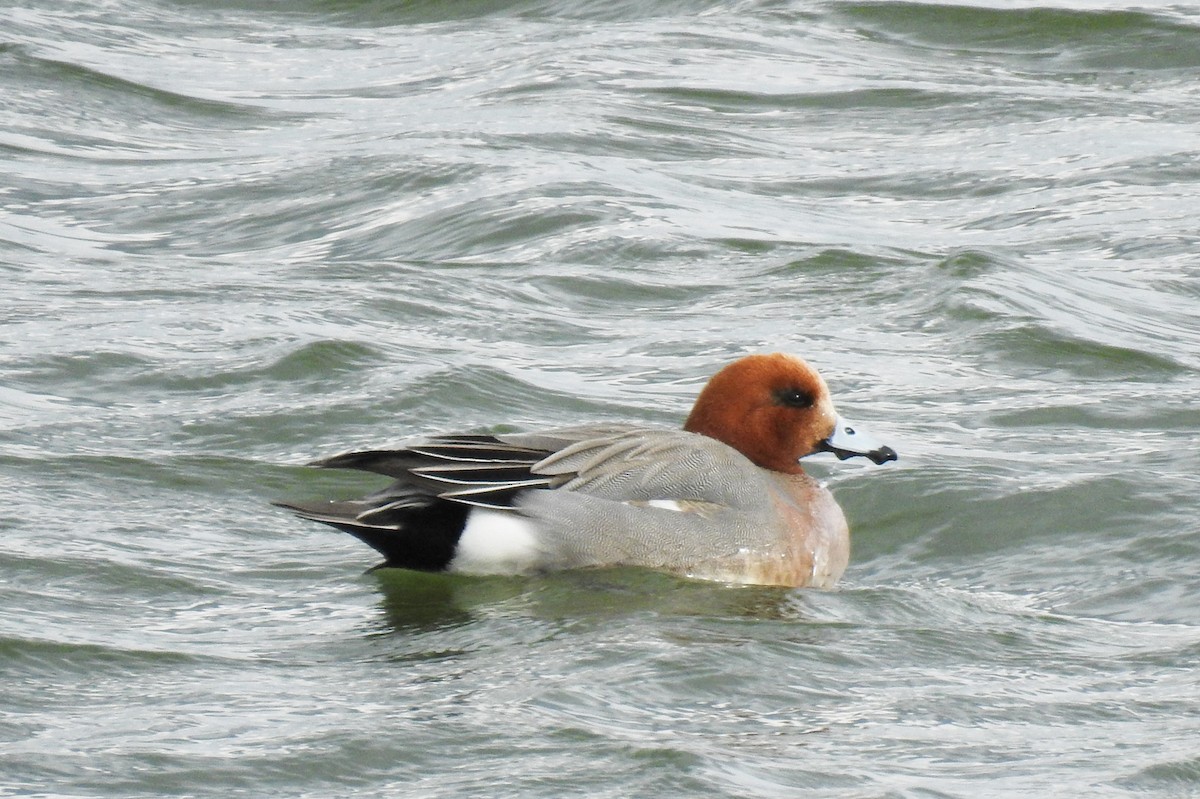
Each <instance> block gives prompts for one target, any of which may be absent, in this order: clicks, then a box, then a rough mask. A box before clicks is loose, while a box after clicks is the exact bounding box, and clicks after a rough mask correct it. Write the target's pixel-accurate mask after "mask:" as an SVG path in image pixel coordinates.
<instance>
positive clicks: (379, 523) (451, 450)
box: [272, 435, 550, 571]
mask: <svg viewBox="0 0 1200 799" xmlns="http://www.w3.org/2000/svg"><path fill="white" fill-rule="evenodd" d="M547 454H548V452H546V451H544V450H540V449H535V448H531V447H520V446H514V445H511V444H506V443H504V442H503V441H500V440H499V439H496V438H493V437H492V436H486V435H461V436H439V437H436V438H430V439H427V440H425V441H422V442H419V443H416V444H413V445H412V446H410V447H408V448H405V449H399V450H372V451H366V452H348V453H346V454H344V455H335V456H333V457H332V458H327V459H325V460H321V461H315V462H314V463H312V464H311V465H312V466H319V467H321V468H326V469H356V470H359V471H365V472H374V473H376V474H383V475H387V476H388V477H394V478H396V481H395V482H394V483H392V484H391V485H389V486H387V487H386V488H384V489H382V490H381V491H377V492H375V493H373V494H369V495H367V496H365V497H363V498H361V499H354V500H346V501H341V502H273V503H272V504H273V505H276V506H278V507H281V508H286V509H288V510H290V511H292V512H293V513H295V514H296V515H298V516H300V517H302V518H305V519H312V520H313V521H317V522H322V523H324V524H328V525H330V526H332V527H336V528H337V529H339V530H342V531H344V532H347V533H349V534H350V535H352V536H354V537H355V538H357V539H358V540H360V541H362V542H363V543H364V544H366V545H368V546H370V547H371V548H372V549H374V550H375V551H376V552H378V553H379V554H381V555H383V557H384V562H383V563H382V564H380V565H381V566H395V567H399V568H405V569H418V570H420V571H444V570H445V569H446V568H447V567H448V566H449V565H450V563H451V561H453V560H454V555H455V550H456V548H457V546H458V540H459V538H460V537H461V536H462V531H463V528H464V527H465V526H466V523H467V517H468V516H469V515H470V513H471V509H472V507H474V506H481V507H488V508H496V509H510V508H511V507H512V502H513V499H514V498H515V497H516V496H517V495H518V494H520V493H521V492H522V491H525V490H528V489H530V488H542V487H547V486H549V485H550V479H549V478H546V477H542V476H539V475H535V474H533V473H532V472H531V471H530V470H531V468H532V467H533V466H534V465H535V464H536V463H537V462H538V461H540V460H541V459H542V458H544V457H545V456H546V455H547Z"/></svg>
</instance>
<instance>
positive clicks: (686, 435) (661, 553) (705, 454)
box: [275, 353, 897, 588]
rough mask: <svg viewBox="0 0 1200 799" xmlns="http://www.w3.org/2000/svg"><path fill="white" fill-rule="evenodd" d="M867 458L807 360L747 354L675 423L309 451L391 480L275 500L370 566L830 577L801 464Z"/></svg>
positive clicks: (862, 441)
mask: <svg viewBox="0 0 1200 799" xmlns="http://www.w3.org/2000/svg"><path fill="white" fill-rule="evenodd" d="M820 452H832V453H833V454H834V455H836V456H837V457H838V458H840V459H842V460H845V459H846V458H850V457H854V456H862V457H866V458H868V459H870V460H871V461H873V462H874V463H876V464H883V463H886V462H888V461H893V460H896V457H897V456H896V452H895V450H893V449H892V448H891V447H888V446H884V445H883V444H880V443H879V442H877V441H876V440H875V439H873V438H872V437H871V436H870V435H869V434H868V433H866V432H864V431H863V430H862V429H860V428H858V427H856V426H853V425H851V424H850V423H848V422H847V421H845V420H844V419H842V418H841V417H840V416H839V415H838V414H837V413H836V412H835V411H834V408H833V402H832V400H831V399H830V396H829V389H828V388H827V387H826V385H825V381H824V380H823V379H822V378H821V376H820V375H819V374H818V373H817V371H816V370H815V369H814V368H813V367H811V366H810V365H809V364H807V363H806V362H805V361H803V360H801V359H800V358H797V357H795V356H792V355H786V354H782V353H774V354H769V355H750V356H747V357H744V358H741V359H740V360H737V361H735V362H733V363H731V364H729V365H727V366H725V367H724V368H722V369H721V370H720V371H718V372H717V373H716V374H715V375H713V377H712V378H711V379H710V380H709V381H708V383H707V385H706V386H705V387H704V389H703V390H702V391H701V392H700V395H699V396H698V397H697V399H696V403H695V405H694V406H693V408H692V411H691V413H690V415H689V416H688V418H687V421H686V422H685V423H684V425H683V429H682V430H678V429H662V428H656V427H647V426H642V425H617V424H605V425H584V426H578V427H566V428H559V429H554V430H546V431H540V432H529V433H503V434H497V435H488V434H457V435H437V436H429V437H425V438H420V439H416V440H413V441H411V442H409V443H407V444H405V445H404V446H402V447H401V448H400V449H388V450H370V451H363V452H349V453H345V454H342V455H335V456H333V457H331V458H326V459H323V460H318V461H315V462H313V463H311V464H310V465H311V466H316V467H320V468H323V469H357V470H361V471H366V472H374V473H377V474H381V475H385V476H387V477H391V478H393V479H394V482H393V483H391V484H390V485H388V486H386V487H384V488H383V489H381V490H379V491H375V492H374V493H371V494H368V495H366V496H364V497H362V498H361V499H352V500H344V501H318V502H278V503H275V504H277V505H279V506H281V507H284V508H287V509H288V510H291V511H293V512H294V513H296V514H298V515H299V516H301V517H303V518H305V519H311V520H313V521H318V522H323V523H325V524H329V525H332V526H334V527H336V528H338V529H340V530H344V531H345V532H348V533H350V534H351V535H354V536H356V537H357V538H359V539H360V540H362V541H363V542H364V543H366V544H368V545H370V546H371V547H373V548H374V549H375V550H377V551H378V552H379V553H380V554H381V555H382V556H383V557H384V562H383V563H381V564H380V567H398V568H406V569H418V570H423V571H444V572H458V573H465V574H526V573H535V572H543V571H552V570H561V569H579V568H589V567H604V566H638V567H644V568H649V569H656V570H660V571H665V572H671V573H675V574H679V575H683V576H687V577H692V578H699V579H709V580H719V581H725V582H731V583H742V584H757V585H781V586H815V587H822V588H828V587H831V586H832V585H833V584H834V583H835V582H836V581H837V580H838V578H839V577H840V576H841V575H842V572H843V571H844V570H845V568H846V565H847V562H848V560H849V554H850V536H849V529H848V527H847V524H846V519H845V516H844V515H843V514H842V510H841V508H840V507H839V506H838V504H837V502H836V501H835V500H834V498H833V495H832V494H831V493H830V492H829V490H828V489H827V488H826V487H825V486H824V485H822V484H821V483H819V482H818V481H816V480H814V479H813V478H811V477H810V476H809V475H807V474H805V472H804V470H803V468H802V467H801V465H800V460H801V459H802V458H805V457H807V456H809V455H813V454H816V453H820Z"/></svg>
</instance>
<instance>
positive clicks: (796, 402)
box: [775, 388, 816, 408]
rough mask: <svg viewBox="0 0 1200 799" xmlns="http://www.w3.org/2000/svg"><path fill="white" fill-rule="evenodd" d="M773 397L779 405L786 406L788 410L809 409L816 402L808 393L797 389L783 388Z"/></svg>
mask: <svg viewBox="0 0 1200 799" xmlns="http://www.w3.org/2000/svg"><path fill="white" fill-rule="evenodd" d="M775 397H776V399H778V400H779V404H780V405H786V406H787V407H789V408H811V407H812V406H813V403H814V402H815V401H816V400H815V398H814V397H813V395H812V394H811V393H810V392H808V391H801V390H800V389H798V388H785V389H783V390H782V391H780V392H778V393H777V394H776V395H775Z"/></svg>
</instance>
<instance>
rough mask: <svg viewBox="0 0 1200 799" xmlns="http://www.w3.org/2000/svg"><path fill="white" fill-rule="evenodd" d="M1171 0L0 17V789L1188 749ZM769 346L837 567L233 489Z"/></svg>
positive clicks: (906, 763)
mask: <svg viewBox="0 0 1200 799" xmlns="http://www.w3.org/2000/svg"><path fill="white" fill-rule="evenodd" d="M1198 74H1200V8H1197V7H1196V6H1195V5H1193V4H1178V5H1174V6H1161V7H1154V6H1141V7H1139V8H1138V9H1136V10H1134V9H1130V8H1126V7H1125V6H1123V5H1120V4H1115V3H1093V2H1080V1H1079V0H1057V1H1056V0H1050V2H1048V3H1046V4H1043V5H1040V6H1033V5H1028V4H1024V3H1016V2H1004V1H1003V0H995V1H994V2H992V3H974V2H964V3H959V4H948V3H936V4H934V3H929V4H926V3H903V2H791V3H788V2H740V3H719V2H707V3H705V2H682V1H677V2H673V1H670V0H659V2H651V3H642V2H638V3H634V2H616V3H613V2H607V3H597V2H582V1H581V2H566V1H565V0H564V1H563V2H490V3H481V2H475V3H454V4H446V3H433V2H383V1H379V2H353V1H352V0H324V1H320V0H307V2H294V3H273V2H265V1H263V0H259V1H258V2H255V0H245V1H244V2H237V1H236V0H231V1H229V2H220V3H205V2H198V1H189V0H174V1H171V0H137V1H135V2H120V3H117V2H88V3H83V2H71V1H70V0H61V1H58V2H55V1H49V0H48V1H47V2H39V3H35V4H21V3H11V2H9V3H3V4H2V6H0V98H2V99H0V270H2V272H0V274H2V276H3V285H4V286H5V289H4V298H3V299H2V300H0V321H2V324H3V327H2V328H0V330H2V334H0V431H2V432H0V497H2V498H3V504H4V507H3V510H2V511H0V686H3V688H2V690H0V775H2V777H3V779H2V780H0V794H4V795H41V796H81V797H82V796H87V797H99V796H114V797H115V796H120V797H128V796H150V795H153V796H196V797H206V796H222V797H223V796H230V795H237V796H276V797H301V796H305V797H328V796H345V795H356V796H397V795H402V796H421V797H436V796H447V797H449V796H454V797H458V796H463V795H472V794H474V795H489V796H512V797H555V799H557V797H561V796H563V795H567V794H570V795H587V796H612V797H617V796H619V797H629V796H737V797H751V796H762V797H780V796H797V795H801V794H804V795H806V796H829V797H882V796H906V797H932V796H961V797H976V796H989V797H1009V796H1011V797H1018V796H1019V797H1028V796H1043V797H1045V796H1059V797H1077V796H1082V795H1087V796H1124V795H1131V794H1132V795H1142V796H1164V797H1167V796H1189V795H1194V794H1195V793H1197V792H1198V791H1200V754H1198V749H1197V744H1196V741H1198V740H1200V679H1198V674H1197V665H1198V663H1200V603H1198V601H1197V597H1198V596H1200V576H1198V570H1197V563H1198V560H1200V520H1198V513H1197V511H1198V509H1200V501H1198V500H1197V495H1198V485H1197V482H1198V481H1197V477H1196V472H1197V464H1198V457H1197V435H1198V433H1200V416H1198V411H1197V401H1196V397H1197V395H1198V393H1200V303H1198V299H1200V283H1198V280H1197V279H1198V278H1200V266H1198V259H1200V223H1198V222H1197V220H1200V144H1198V143H1200V82H1198V80H1197V75H1198ZM779 349H782V350H787V351H792V352H795V353H798V354H801V355H804V356H806V357H808V358H809V359H810V360H812V361H813V362H814V363H815V364H817V365H818V366H819V367H820V368H821V369H822V370H823V371H824V372H825V374H826V376H827V378H828V380H829V382H830V384H831V386H832V388H833V391H834V393H835V397H836V398H837V400H838V402H839V405H840V407H841V409H842V410H843V412H844V413H846V414H847V415H851V416H853V417H854V418H856V419H858V420H860V421H862V422H863V423H868V424H870V426H871V427H872V428H873V430H874V431H875V432H876V433H877V434H880V436H881V437H883V438H885V439H887V440H888V441H889V443H891V444H893V445H894V446H895V447H896V448H897V449H898V450H899V451H900V453H901V456H902V459H901V461H900V462H899V463H898V464H892V465H889V466H887V467H884V468H876V467H872V466H870V465H866V466H862V465H856V464H853V463H847V464H838V463H836V462H832V461H830V462H825V463H818V464H816V465H814V469H813V470H814V471H816V472H819V473H820V474H821V475H822V476H824V477H827V479H829V480H830V482H831V485H832V487H833V489H834V491H835V493H836V495H837V496H838V498H839V500H840V501H841V503H842V505H843V507H844V508H845V509H846V512H847V515H848V516H849V518H850V521H851V525H852V527H853V530H854V546H855V552H854V556H853V561H852V564H851V567H850V569H849V571H848V572H847V575H846V577H845V579H844V581H843V584H842V587H841V589H840V590H838V591H836V592H832V593H822V592H813V591H784V590H776V589H732V588H726V587H722V586H719V585H708V584H695V583H688V582H683V581H679V580H674V579H670V578H666V577H661V576H657V575H647V574H641V573H624V572H617V573H579V574H567V575H556V576H550V577H545V578H538V579H520V580H517V579H494V580H489V579H474V580H466V579H446V578H441V577H436V576H424V575H414V574H392V575H386V576H380V575H364V574H363V569H364V568H365V567H367V566H369V565H371V563H372V562H373V559H374V556H373V553H371V552H369V551H368V550H366V549H365V548H363V547H362V546H361V545H359V544H358V543H357V542H355V541H353V540H352V539H350V538H349V537H345V536H340V535H339V534H337V533H336V532H334V531H331V530H328V529H325V528H322V527H319V526H317V525H306V524H303V523H300V522H297V521H295V520H293V519H291V518H290V517H288V516H287V515H286V514H283V513H280V512H276V511H275V510H274V509H271V508H269V507H267V505H266V501H267V500H268V499H270V498H273V497H278V496H290V497H293V498H300V497H306V496H316V495H321V494H328V493H336V492H337V491H339V490H343V489H344V490H352V488H351V487H352V481H348V480H346V479H345V478H344V477H338V476H336V475H312V474H308V473H307V472H305V471H304V470H302V469H299V468H296V467H295V464H298V463H301V462H303V461H304V460H306V459H308V458H311V457H314V456H318V455H325V454H330V453H332V452H335V451H339V450H342V449H346V448H350V447H357V446H375V445H381V444H385V443H389V442H394V441H396V440H398V439H401V438H403V437H406V436H409V435H412V434H415V433H421V432H432V431H445V430H456V429H459V430H461V429H488V428H489V427H491V426H492V425H495V424H500V423H505V424H510V425H513V426H516V427H532V426H537V425H560V424H567V423H575V422H580V421H602V420H641V421H649V422H655V423H662V424H668V425H673V424H678V423H679V422H680V420H681V419H682V416H683V415H684V414H685V413H686V410H687V408H688V407H689V404H690V401H691V398H692V396H693V395H694V393H695V391H696V389H697V387H698V385H699V384H700V383H701V382H702V381H703V380H704V378H705V377H707V375H708V374H710V373H711V372H712V371H713V370H714V369H715V368H716V367H717V366H718V365H720V364H721V363H723V362H725V361H727V360H729V359H731V358H733V357H735V356H736V355H738V354H741V353H743V352H748V351H756V350H779Z"/></svg>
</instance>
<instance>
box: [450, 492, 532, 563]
mask: <svg viewBox="0 0 1200 799" xmlns="http://www.w3.org/2000/svg"><path fill="white" fill-rule="evenodd" d="M534 533H535V531H534V527H533V525H532V524H530V523H529V520H528V519H523V518H521V517H520V516H518V515H516V514H515V513H506V512H504V511H498V510H489V509H487V508H473V509H472V510H471V513H470V515H469V516H467V525H466V527H464V528H463V531H462V535H461V536H459V539H458V548H457V550H456V551H455V553H454V560H452V561H450V565H449V567H447V571H452V572H460V573H463V574H522V573H524V572H528V571H532V570H533V569H534V568H535V567H536V566H537V565H538V561H539V557H538V545H537V537H536V536H535V534H534Z"/></svg>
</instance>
